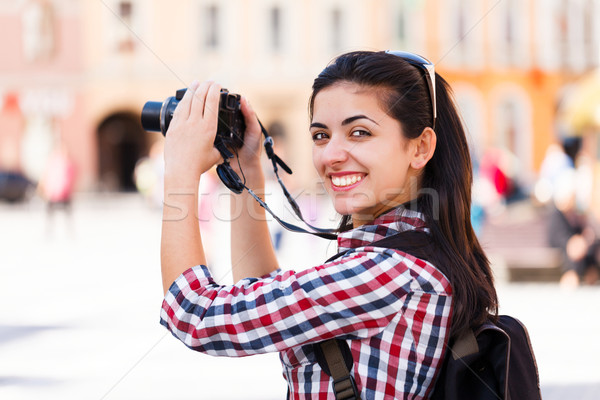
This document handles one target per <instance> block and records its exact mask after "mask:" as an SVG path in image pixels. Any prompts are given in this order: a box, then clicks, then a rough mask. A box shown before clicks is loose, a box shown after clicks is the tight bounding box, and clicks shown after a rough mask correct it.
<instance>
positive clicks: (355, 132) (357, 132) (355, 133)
mask: <svg viewBox="0 0 600 400" xmlns="http://www.w3.org/2000/svg"><path fill="white" fill-rule="evenodd" d="M351 135H352V136H355V137H359V136H371V133H370V132H368V131H365V130H363V129H355V130H353V131H352V134H351Z"/></svg>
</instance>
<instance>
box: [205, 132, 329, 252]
mask: <svg viewBox="0 0 600 400" xmlns="http://www.w3.org/2000/svg"><path fill="white" fill-rule="evenodd" d="M258 123H259V125H260V129H261V131H262V133H263V135H264V136H265V140H264V142H263V146H264V148H265V151H266V153H267V157H268V158H269V159H270V160H271V162H272V164H273V172H274V173H275V176H276V177H277V181H278V182H279V186H281V190H282V191H283V194H284V195H285V198H286V199H287V201H288V203H289V204H290V206H291V207H292V209H293V210H294V213H295V214H296V216H297V217H298V218H300V220H301V221H302V222H304V223H305V224H306V225H307V226H308V227H309V228H311V229H312V230H313V231H314V232H311V231H308V230H306V229H304V228H300V227H299V226H296V225H293V224H290V223H289V222H285V221H283V220H282V219H281V218H279V217H278V216H277V215H275V213H274V212H273V211H272V210H271V209H270V208H269V206H268V205H267V204H266V203H265V202H264V201H263V200H262V199H261V198H260V197H259V196H258V195H257V194H256V193H254V191H253V190H252V189H250V188H249V187H248V186H246V183H245V179H244V181H242V179H240V177H239V176H238V174H237V173H236V172H235V171H234V170H233V168H231V165H230V164H229V159H230V158H233V156H234V155H233V153H232V152H231V151H230V150H229V149H228V148H227V146H226V145H225V144H224V143H223V141H221V140H216V141H215V147H216V148H217V150H219V152H220V153H221V156H222V157H223V163H222V164H219V165H218V166H217V175H218V176H219V178H220V179H221V181H222V182H223V184H224V185H225V186H226V187H227V188H228V189H229V190H231V191H232V192H234V193H235V194H240V193H242V191H243V190H244V189H246V190H247V191H248V193H250V195H251V196H252V197H253V198H254V200H256V201H257V202H258V204H259V205H260V206H261V207H262V208H264V209H265V210H266V211H267V212H268V213H269V214H271V216H272V217H273V218H275V220H276V221H277V222H278V223H279V224H280V225H281V226H283V227H284V228H285V229H287V230H289V231H292V232H298V233H308V234H310V235H315V236H318V237H320V238H323V239H329V240H335V239H337V234H336V231H335V230H332V229H322V228H317V227H315V226H312V225H311V224H309V223H308V222H306V221H305V220H304V217H303V216H302V212H301V211H300V207H299V206H298V203H296V200H294V198H293V197H292V195H291V194H290V192H289V191H288V190H287V188H286V187H285V185H284V184H283V181H282V180H281V178H280V177H279V172H278V171H279V169H278V167H277V166H280V167H281V168H282V169H283V170H284V171H285V172H287V173H288V174H291V173H292V170H291V168H290V167H288V166H287V164H286V163H285V162H283V160H282V159H281V158H279V156H278V155H277V154H275V151H274V150H273V138H272V137H271V136H270V135H269V134H268V132H267V130H266V129H265V127H264V126H263V124H262V123H261V122H260V121H258ZM240 168H241V166H240ZM242 176H243V173H242Z"/></svg>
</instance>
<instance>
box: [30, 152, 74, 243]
mask: <svg viewBox="0 0 600 400" xmlns="http://www.w3.org/2000/svg"><path fill="white" fill-rule="evenodd" d="M75 173H76V171H75V164H74V163H73V160H72V159H71V157H70V154H69V151H68V149H67V147H66V145H65V144H64V143H63V142H60V143H59V144H58V145H57V146H56V148H55V149H54V150H53V151H52V153H51V154H50V157H49V158H48V162H47V164H46V168H45V169H44V172H43V174H42V179H41V180H40V182H39V187H38V189H39V193H40V195H41V196H42V198H43V199H44V201H45V202H46V216H47V218H46V233H47V234H50V231H51V229H52V226H53V224H54V214H55V212H56V211H57V210H61V211H63V212H64V213H65V215H66V216H67V220H68V224H69V225H71V224H72V220H71V218H72V216H71V212H72V210H71V202H72V196H73V189H74V187H75ZM70 228H71V229H72V226H71V227H70Z"/></svg>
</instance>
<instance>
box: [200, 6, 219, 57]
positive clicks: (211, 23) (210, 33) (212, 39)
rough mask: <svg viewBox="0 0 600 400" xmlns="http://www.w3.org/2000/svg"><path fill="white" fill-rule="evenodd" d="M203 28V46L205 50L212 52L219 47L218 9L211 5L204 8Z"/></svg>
mask: <svg viewBox="0 0 600 400" xmlns="http://www.w3.org/2000/svg"><path fill="white" fill-rule="evenodd" d="M204 26H205V36H204V37H205V42H204V45H205V47H206V48H207V49H210V50H214V49H216V48H217V47H219V8H218V7H217V6H216V5H214V4H213V5H210V6H208V7H207V8H206V14H205V18H204Z"/></svg>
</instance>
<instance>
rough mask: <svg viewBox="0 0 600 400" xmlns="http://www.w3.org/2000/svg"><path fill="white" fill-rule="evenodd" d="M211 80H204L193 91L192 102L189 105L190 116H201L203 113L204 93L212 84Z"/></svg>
mask: <svg viewBox="0 0 600 400" xmlns="http://www.w3.org/2000/svg"><path fill="white" fill-rule="evenodd" d="M212 83H213V82H211V81H204V82H202V83H201V84H200V86H198V90H196V92H195V93H194V97H193V99H192V104H191V106H190V116H191V117H192V118H194V119H196V120H197V119H198V118H202V116H203V115H204V107H205V103H206V95H207V93H208V89H209V88H210V86H211V85H212Z"/></svg>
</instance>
